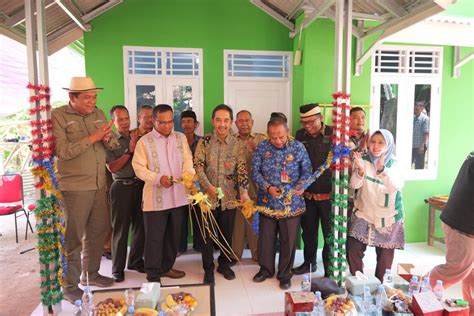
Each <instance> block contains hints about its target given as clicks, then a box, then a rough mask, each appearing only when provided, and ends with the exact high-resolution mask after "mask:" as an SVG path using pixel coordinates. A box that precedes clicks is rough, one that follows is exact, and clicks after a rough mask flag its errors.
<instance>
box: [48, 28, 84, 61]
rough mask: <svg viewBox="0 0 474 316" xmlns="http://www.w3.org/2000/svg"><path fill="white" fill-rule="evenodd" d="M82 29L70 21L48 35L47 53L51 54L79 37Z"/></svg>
mask: <svg viewBox="0 0 474 316" xmlns="http://www.w3.org/2000/svg"><path fill="white" fill-rule="evenodd" d="M83 33H84V32H83V31H82V29H80V28H79V27H78V26H77V25H76V23H74V22H70V23H69V24H67V25H66V26H64V27H61V28H60V29H58V30H57V31H55V32H53V33H51V34H49V35H48V55H52V54H54V53H55V52H57V51H58V50H60V49H62V48H63V47H64V46H67V45H69V44H70V43H72V42H74V41H76V40H78V39H80V38H81V37H82V36H83Z"/></svg>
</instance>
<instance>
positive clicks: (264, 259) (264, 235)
mask: <svg viewBox="0 0 474 316" xmlns="http://www.w3.org/2000/svg"><path fill="white" fill-rule="evenodd" d="M299 223H300V217H299V216H298V217H289V218H281V219H276V218H271V217H267V216H265V215H262V214H260V222H259V234H258V264H259V265H260V272H262V273H263V274H265V275H267V276H268V277H272V276H273V275H275V256H276V242H277V237H279V240H280V254H279V255H278V273H277V279H278V280H280V281H283V282H286V281H289V280H290V279H291V276H292V274H291V268H292V267H293V263H294V262H295V252H296V239H297V237H298V224H299Z"/></svg>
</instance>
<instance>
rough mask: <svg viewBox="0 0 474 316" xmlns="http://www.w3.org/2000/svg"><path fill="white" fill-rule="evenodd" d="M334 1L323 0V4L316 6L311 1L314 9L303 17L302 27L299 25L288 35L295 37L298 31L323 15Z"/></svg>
mask: <svg viewBox="0 0 474 316" xmlns="http://www.w3.org/2000/svg"><path fill="white" fill-rule="evenodd" d="M334 1H335V0H325V1H324V2H323V4H321V5H320V6H319V7H316V6H314V4H313V3H311V4H312V5H313V6H314V7H315V10H314V11H313V12H312V13H311V14H310V15H308V16H307V17H305V18H304V20H303V25H302V27H299V28H298V29H296V30H295V31H293V32H291V33H290V37H291V38H293V37H295V36H296V35H298V34H299V33H300V31H302V30H304V29H305V28H307V27H308V26H309V25H310V24H311V23H313V22H314V21H315V20H316V19H317V18H318V17H320V16H322V15H324V13H325V12H326V11H327V10H328V9H329V8H330V7H331V6H332V5H333V4H334Z"/></svg>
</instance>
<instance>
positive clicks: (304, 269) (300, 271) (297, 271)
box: [291, 263, 316, 275]
mask: <svg viewBox="0 0 474 316" xmlns="http://www.w3.org/2000/svg"><path fill="white" fill-rule="evenodd" d="M291 272H293V274H296V275H301V274H306V273H309V264H306V263H303V264H302V265H300V266H299V267H296V268H293V269H291ZM312 272H316V265H315V264H313V265H312V266H311V273H312Z"/></svg>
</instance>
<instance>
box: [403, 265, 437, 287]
mask: <svg viewBox="0 0 474 316" xmlns="http://www.w3.org/2000/svg"><path fill="white" fill-rule="evenodd" d="M428 272H430V268H429V267H420V266H415V265H414V264H411V263H399V264H398V266H397V274H398V275H399V276H401V277H402V278H404V279H405V280H407V281H408V282H410V280H411V277H412V276H414V275H416V276H417V277H418V280H421V279H422V278H423V276H424V275H427V274H428Z"/></svg>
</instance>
